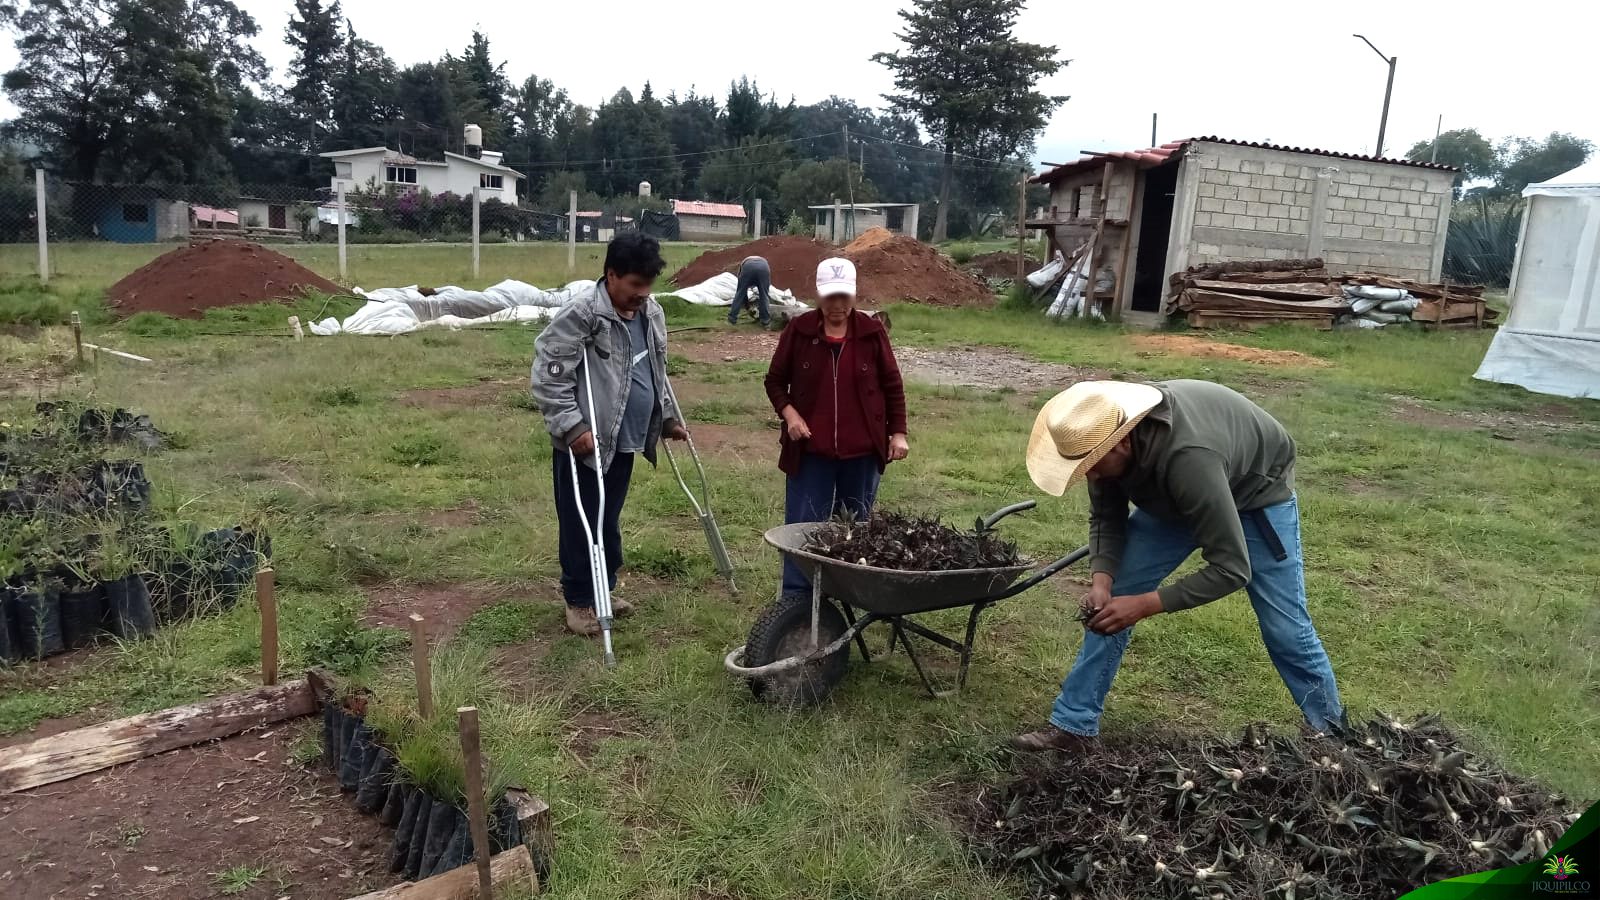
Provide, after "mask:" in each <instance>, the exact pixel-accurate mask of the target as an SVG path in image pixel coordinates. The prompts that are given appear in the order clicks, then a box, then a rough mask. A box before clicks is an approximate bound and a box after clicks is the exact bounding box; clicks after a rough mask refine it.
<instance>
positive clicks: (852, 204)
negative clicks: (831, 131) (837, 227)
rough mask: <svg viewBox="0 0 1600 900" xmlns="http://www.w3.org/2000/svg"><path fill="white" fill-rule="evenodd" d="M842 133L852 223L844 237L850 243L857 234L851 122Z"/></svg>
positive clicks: (845, 175) (845, 184)
mask: <svg viewBox="0 0 1600 900" xmlns="http://www.w3.org/2000/svg"><path fill="white" fill-rule="evenodd" d="M842 133H843V135H844V186H845V193H846V195H847V196H848V197H849V198H850V225H849V227H847V228H846V229H845V237H844V242H845V243H847V244H848V243H850V241H852V240H854V239H855V236H856V180H855V178H854V176H852V175H851V174H850V123H848V122H846V123H845V125H844V128H843V130H842Z"/></svg>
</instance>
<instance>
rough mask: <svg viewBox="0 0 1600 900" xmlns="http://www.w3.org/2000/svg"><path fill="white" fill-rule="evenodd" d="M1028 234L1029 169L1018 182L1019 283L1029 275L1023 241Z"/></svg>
mask: <svg viewBox="0 0 1600 900" xmlns="http://www.w3.org/2000/svg"><path fill="white" fill-rule="evenodd" d="M1027 234H1028V170H1027V169H1023V170H1022V176H1021V177H1020V178H1019V179H1018V182H1017V284H1021V283H1022V279H1023V278H1025V277H1027V274H1028V263H1027V257H1026V256H1025V255H1024V254H1025V251H1024V250H1023V241H1025V240H1026V239H1027Z"/></svg>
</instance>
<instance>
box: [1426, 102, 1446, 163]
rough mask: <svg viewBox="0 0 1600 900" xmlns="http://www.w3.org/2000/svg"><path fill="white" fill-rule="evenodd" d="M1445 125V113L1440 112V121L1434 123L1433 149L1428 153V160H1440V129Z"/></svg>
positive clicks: (1432, 161) (1431, 161)
mask: <svg viewBox="0 0 1600 900" xmlns="http://www.w3.org/2000/svg"><path fill="white" fill-rule="evenodd" d="M1443 127H1444V113H1439V121H1437V122H1435V123H1434V125H1433V149H1432V150H1431V151H1430V152H1429V153H1428V162H1430V163H1436V162H1438V161H1439V129H1441V128H1443Z"/></svg>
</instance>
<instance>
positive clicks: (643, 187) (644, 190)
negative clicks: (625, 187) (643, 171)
mask: <svg viewBox="0 0 1600 900" xmlns="http://www.w3.org/2000/svg"><path fill="white" fill-rule="evenodd" d="M639 196H641V197H648V196H650V182H648V181H641V182H639Z"/></svg>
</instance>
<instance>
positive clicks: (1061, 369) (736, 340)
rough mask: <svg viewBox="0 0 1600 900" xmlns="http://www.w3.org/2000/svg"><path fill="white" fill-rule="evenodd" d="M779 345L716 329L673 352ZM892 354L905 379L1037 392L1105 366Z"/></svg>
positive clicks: (762, 353) (943, 352) (945, 352)
mask: <svg viewBox="0 0 1600 900" xmlns="http://www.w3.org/2000/svg"><path fill="white" fill-rule="evenodd" d="M777 346H778V336H777V335H776V334H772V333H770V332H764V331H716V332H711V333H709V334H705V335H697V336H696V337H694V338H692V339H689V340H683V341H680V342H679V343H678V344H677V351H676V352H678V353H679V354H681V355H682V356H683V357H684V358H686V359H691V360H694V361H695V362H701V363H712V364H715V363H731V362H750V361H758V360H759V361H766V360H768V359H771V358H772V351H773V350H774V349H775V348H776V347H777ZM894 355H895V358H896V359H897V360H898V361H899V363H900V371H901V372H902V373H903V374H904V375H905V377H906V378H907V379H908V380H911V381H916V382H919V383H922V384H932V385H939V386H944V387H972V388H981V389H984V390H991V391H996V390H1001V389H1002V388H1010V389H1013V390H1017V391H1036V390H1046V389H1051V388H1054V389H1065V388H1067V387H1068V386H1070V385H1072V384H1074V383H1075V382H1079V381H1083V380H1085V379H1091V378H1105V377H1107V373H1106V372H1105V371H1103V370H1099V369H1087V368H1079V367H1077V366H1068V365H1062V364H1060V363H1049V362H1041V361H1039V360H1036V359H1033V358H1032V357H1029V356H1025V355H1023V354H1021V353H1017V352H1016V351H1014V350H1007V349H1004V348H1001V347H961V348H930V347H907V346H898V347H895V348H894Z"/></svg>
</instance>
